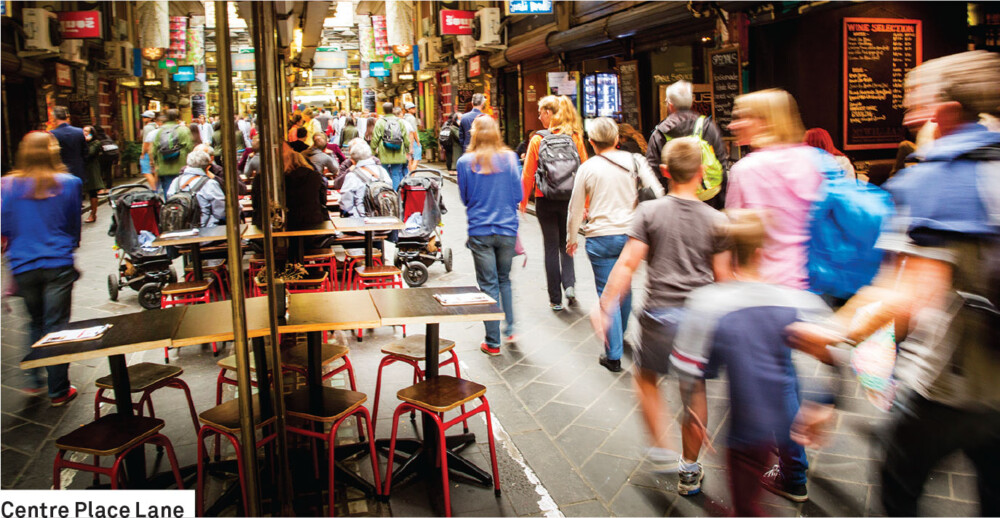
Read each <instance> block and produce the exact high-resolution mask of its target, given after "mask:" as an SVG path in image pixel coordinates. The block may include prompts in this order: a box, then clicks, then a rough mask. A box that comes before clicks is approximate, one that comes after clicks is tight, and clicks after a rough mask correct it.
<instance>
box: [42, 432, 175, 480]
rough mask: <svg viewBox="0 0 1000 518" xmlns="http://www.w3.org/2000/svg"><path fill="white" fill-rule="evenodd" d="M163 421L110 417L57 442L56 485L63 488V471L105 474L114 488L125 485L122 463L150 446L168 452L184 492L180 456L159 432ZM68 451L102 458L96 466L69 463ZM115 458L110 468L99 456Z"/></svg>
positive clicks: (53, 472) (53, 473) (53, 470)
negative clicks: (178, 460)
mask: <svg viewBox="0 0 1000 518" xmlns="http://www.w3.org/2000/svg"><path fill="white" fill-rule="evenodd" d="M163 426H164V422H163V420H162V419H156V418H153V417H143V416H130V415H123V414H108V415H106V416H104V417H102V418H100V419H97V420H95V421H94V422H92V423H88V424H85V425H83V426H81V427H79V428H77V429H75V430H73V431H72V432H70V433H68V434H66V435H64V436H62V437H60V438H58V439H56V448H59V453H57V454H56V460H55V463H54V464H53V467H52V486H53V487H54V488H55V489H60V486H61V480H60V479H61V477H60V474H61V472H62V470H63V469H75V470H79V471H88V472H91V473H94V474H95V475H105V476H108V477H110V478H111V489H118V488H119V487H120V486H121V483H122V478H123V476H124V473H123V472H122V470H121V464H122V460H123V459H124V458H125V456H126V455H128V453H129V452H131V451H132V450H135V449H136V448H142V447H143V446H145V445H146V444H147V443H149V444H155V445H157V446H159V447H162V448H163V449H165V450H166V451H167V459H168V460H169V461H170V468H171V470H173V472H174V479H175V480H176V481H177V489H184V481H183V480H182V479H181V472H180V469H179V468H178V465H177V456H175V455H174V447H173V446H172V445H171V444H170V439H167V437H166V436H165V435H163V434H160V433H159V431H160V430H161V429H163ZM66 452H78V453H85V454H87V455H94V456H95V457H98V459H95V463H94V465H90V464H82V463H79V462H73V461H71V460H66ZM107 456H114V458H115V461H114V463H112V465H111V467H110V468H102V467H101V466H100V465H99V464H100V459H99V457H107Z"/></svg>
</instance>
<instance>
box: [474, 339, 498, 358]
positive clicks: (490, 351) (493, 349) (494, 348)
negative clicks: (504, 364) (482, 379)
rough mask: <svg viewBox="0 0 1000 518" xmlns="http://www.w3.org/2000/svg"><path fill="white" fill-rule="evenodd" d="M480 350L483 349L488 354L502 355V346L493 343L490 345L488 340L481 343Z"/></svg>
mask: <svg viewBox="0 0 1000 518" xmlns="http://www.w3.org/2000/svg"><path fill="white" fill-rule="evenodd" d="M479 350H480V351H483V352H484V353H486V354H488V355H490V356H499V355H500V346H493V345H490V344H488V343H486V342H483V343H482V344H480V345H479Z"/></svg>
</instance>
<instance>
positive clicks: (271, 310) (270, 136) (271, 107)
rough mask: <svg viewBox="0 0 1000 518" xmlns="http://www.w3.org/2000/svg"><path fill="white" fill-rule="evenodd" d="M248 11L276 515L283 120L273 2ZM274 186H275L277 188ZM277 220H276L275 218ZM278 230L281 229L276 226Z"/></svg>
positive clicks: (283, 493)
mask: <svg viewBox="0 0 1000 518" xmlns="http://www.w3.org/2000/svg"><path fill="white" fill-rule="evenodd" d="M250 9H251V13H252V20H253V27H254V30H253V44H254V47H255V49H256V52H255V54H254V55H255V61H256V65H257V66H256V77H257V108H258V113H257V117H258V121H259V122H258V124H257V127H258V130H259V132H260V156H261V159H260V166H261V168H260V173H259V174H262V175H264V178H263V181H262V182H260V186H261V189H262V191H263V192H261V193H260V195H261V196H262V197H263V199H264V200H265V206H264V207H265V209H264V210H266V211H267V214H262V215H261V216H262V217H261V218H260V221H261V225H262V227H263V228H262V230H263V231H264V263H265V275H266V281H267V286H268V290H267V313H268V322H270V326H271V333H270V338H271V357H270V358H269V360H270V361H269V363H270V365H271V373H272V379H273V380H274V384H273V387H274V391H273V394H274V413H275V417H276V423H275V428H276V432H277V450H278V459H277V460H278V497H279V499H280V501H281V504H282V511H281V513H280V514H282V515H285V516H289V515H291V514H292V513H293V510H292V507H291V504H292V485H291V477H289V473H288V456H287V455H286V452H287V451H288V436H287V434H286V429H285V401H284V398H282V396H281V394H282V390H283V389H284V386H285V384H284V380H283V377H282V373H281V347H279V343H278V325H279V324H280V319H282V318H284V309H280V308H284V307H285V303H284V300H279V297H282V298H283V297H284V293H285V292H284V290H282V289H278V286H277V285H276V282H275V276H274V272H275V268H276V267H277V264H276V263H275V260H274V241H273V236H272V224H275V226H277V223H280V224H281V225H282V226H283V225H284V213H283V210H282V203H281V201H282V198H283V197H284V196H283V194H284V192H283V187H284V184H285V182H284V177H285V175H284V167H283V165H282V157H281V149H282V148H281V146H282V145H283V143H284V138H282V137H283V135H281V134H280V129H279V128H280V127H283V125H284V123H283V122H282V121H281V120H280V119H279V118H278V110H277V106H276V100H277V99H278V91H277V85H276V84H275V83H274V81H273V80H272V78H273V77H274V76H275V70H274V69H275V68H276V67H277V65H278V54H277V52H276V48H277V34H278V33H277V30H276V29H275V15H274V4H273V3H271V2H251V8H250ZM273 185H277V186H278V189H279V190H278V191H277V192H276V191H275V190H274V189H272V186H273ZM276 195H277V196H276ZM275 220H277V221H275ZM279 228H281V227H279Z"/></svg>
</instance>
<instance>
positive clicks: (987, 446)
mask: <svg viewBox="0 0 1000 518" xmlns="http://www.w3.org/2000/svg"><path fill="white" fill-rule="evenodd" d="M893 414H894V419H893V421H892V424H891V425H890V426H889V429H888V435H887V437H886V440H885V445H884V446H885V462H884V463H883V464H882V504H883V505H884V506H885V511H886V513H887V514H888V515H889V516H917V499H918V498H920V495H921V494H922V493H923V490H924V483H925V482H926V481H927V476H928V474H929V473H930V471H931V470H932V469H934V467H935V466H937V464H938V462H939V461H940V460H941V459H943V458H944V457H946V456H948V455H949V454H951V453H952V452H955V451H957V450H961V451H963V452H964V453H965V454H966V455H967V456H968V457H969V460H971V461H972V464H973V465H974V466H975V468H976V474H977V478H978V486H979V501H980V505H981V512H980V516H1000V411H996V410H994V411H986V412H972V411H967V410H961V409H958V408H953V407H950V406H946V405H942V404H940V403H935V402H934V401H930V400H928V399H925V398H924V397H922V396H920V395H918V394H915V393H909V394H906V395H903V397H900V398H899V399H898V400H897V402H896V406H895V407H894V408H893Z"/></svg>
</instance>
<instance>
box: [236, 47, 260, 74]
mask: <svg viewBox="0 0 1000 518" xmlns="http://www.w3.org/2000/svg"><path fill="white" fill-rule="evenodd" d="M230 56H231V59H232V66H233V71H234V72H246V71H249V70H256V65H255V63H254V59H253V56H254V54H253V49H240V51H239V52H236V53H233V54H231V55H230Z"/></svg>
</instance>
